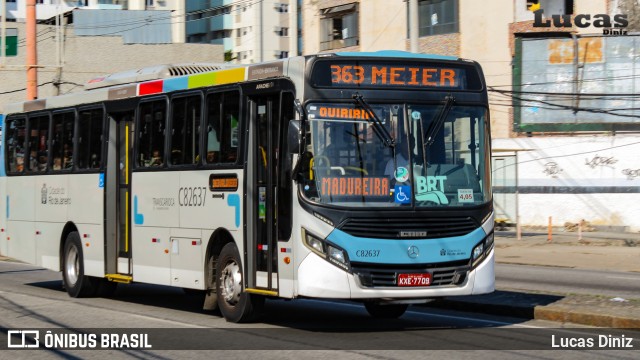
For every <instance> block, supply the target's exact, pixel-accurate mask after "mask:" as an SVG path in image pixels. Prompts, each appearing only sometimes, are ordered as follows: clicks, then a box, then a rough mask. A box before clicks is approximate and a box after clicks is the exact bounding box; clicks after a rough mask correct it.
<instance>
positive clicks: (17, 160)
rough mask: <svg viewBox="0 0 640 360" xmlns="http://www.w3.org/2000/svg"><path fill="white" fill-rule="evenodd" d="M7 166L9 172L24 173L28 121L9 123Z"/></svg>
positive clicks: (13, 120)
mask: <svg viewBox="0 0 640 360" xmlns="http://www.w3.org/2000/svg"><path fill="white" fill-rule="evenodd" d="M6 131H7V138H6V141H7V157H6V159H7V165H8V171H9V172H22V171H23V170H24V162H25V158H24V157H25V153H24V149H25V140H26V137H25V135H26V134H27V121H26V120H25V119H24V118H17V119H9V120H8V121H7V128H6Z"/></svg>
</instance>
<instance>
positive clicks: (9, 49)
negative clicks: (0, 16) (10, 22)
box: [4, 29, 18, 56]
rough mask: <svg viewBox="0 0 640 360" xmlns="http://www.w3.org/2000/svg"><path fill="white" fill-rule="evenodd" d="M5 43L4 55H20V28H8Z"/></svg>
mask: <svg viewBox="0 0 640 360" xmlns="http://www.w3.org/2000/svg"><path fill="white" fill-rule="evenodd" d="M4 44H5V46H4V49H5V51H4V56H16V55H18V29H7V31H6V33H5V43H4Z"/></svg>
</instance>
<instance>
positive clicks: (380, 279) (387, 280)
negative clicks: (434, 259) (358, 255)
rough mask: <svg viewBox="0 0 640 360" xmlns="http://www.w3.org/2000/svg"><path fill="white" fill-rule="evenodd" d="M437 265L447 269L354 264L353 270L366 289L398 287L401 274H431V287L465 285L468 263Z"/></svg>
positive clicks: (458, 262)
mask: <svg viewBox="0 0 640 360" xmlns="http://www.w3.org/2000/svg"><path fill="white" fill-rule="evenodd" d="M462 263H463V264H464V265H463V264H462ZM435 265H436V266H438V265H439V266H445V267H433V265H432V266H422V267H416V266H408V267H399V266H398V265H396V266H398V267H396V268H390V267H389V265H385V266H375V265H372V264H366V265H365V264H362V265H361V264H352V266H351V269H352V271H353V274H354V275H355V276H356V277H358V279H359V280H360V284H362V286H364V287H397V286H398V275H400V274H426V273H429V274H431V285H430V286H429V287H433V286H451V285H461V284H463V283H464V281H465V279H466V277H467V274H468V272H469V266H468V261H462V262H460V261H457V262H451V263H446V264H435ZM456 265H458V266H456Z"/></svg>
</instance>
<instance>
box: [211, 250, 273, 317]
mask: <svg viewBox="0 0 640 360" xmlns="http://www.w3.org/2000/svg"><path fill="white" fill-rule="evenodd" d="M242 287H243V277H242V262H241V261H240V255H239V254H238V247H237V246H236V244H234V243H229V244H227V245H225V246H224V247H223V248H222V251H221V252H220V257H219V258H218V262H217V266H216V292H217V296H218V307H219V308H220V312H221V313H222V316H224V318H225V319H226V320H227V321H230V322H236V323H237V322H248V321H253V320H254V319H255V318H256V316H257V315H259V313H260V312H261V311H262V307H263V306H264V297H262V296H258V295H253V294H249V293H246V292H244V291H242Z"/></svg>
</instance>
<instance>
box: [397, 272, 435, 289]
mask: <svg viewBox="0 0 640 360" xmlns="http://www.w3.org/2000/svg"><path fill="white" fill-rule="evenodd" d="M429 285H431V274H398V286H429Z"/></svg>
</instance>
